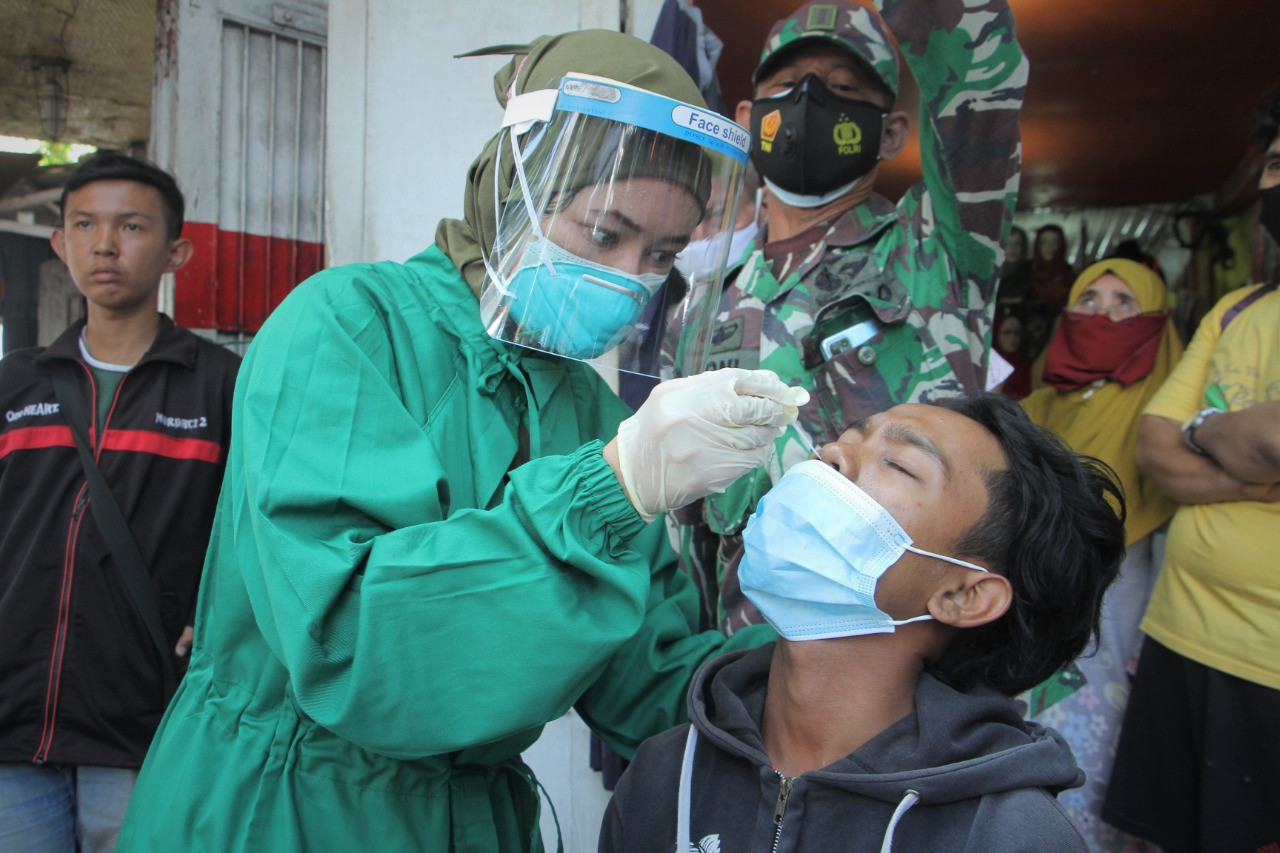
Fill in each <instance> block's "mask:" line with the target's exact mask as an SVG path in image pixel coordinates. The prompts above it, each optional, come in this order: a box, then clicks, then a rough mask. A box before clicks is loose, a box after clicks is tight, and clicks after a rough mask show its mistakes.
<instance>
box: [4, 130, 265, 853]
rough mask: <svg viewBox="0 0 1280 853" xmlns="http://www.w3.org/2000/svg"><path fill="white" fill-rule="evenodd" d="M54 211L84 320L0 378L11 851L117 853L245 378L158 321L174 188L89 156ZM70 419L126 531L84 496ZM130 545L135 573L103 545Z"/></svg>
mask: <svg viewBox="0 0 1280 853" xmlns="http://www.w3.org/2000/svg"><path fill="white" fill-rule="evenodd" d="M61 205H62V216H63V221H62V227H61V228H59V229H58V230H57V231H55V232H54V235H53V248H54V251H56V252H57V254H58V256H59V257H60V258H62V259H63V261H65V262H66V264H67V266H68V267H69V269H70V271H71V277H72V279H73V280H74V281H75V284H76V287H77V288H78V289H79V290H80V292H81V293H82V294H83V295H84V297H85V299H86V301H87V307H88V317H87V319H86V320H85V321H81V322H77V323H75V324H73V325H72V326H71V327H70V328H68V329H67V330H66V331H65V332H64V333H63V334H62V335H61V337H59V338H58V339H57V341H55V342H54V343H53V344H52V345H51V346H49V347H47V348H44V347H35V348H32V349H25V350H19V351H16V352H13V353H11V354H10V355H9V356H8V357H6V358H5V359H4V360H3V361H0V412H3V415H4V416H3V418H2V419H0V506H2V507H3V511H0V849H4V850H30V849H42V850H43V849H50V850H53V849H61V850H71V849H80V850H86V851H87V850H111V849H113V848H114V846H115V840H116V835H117V833H118V831H119V826H120V822H121V820H122V819H123V817H124V810H125V806H126V805H127V804H128V800H129V795H130V793H131V792H132V790H133V782H134V779H135V778H136V776H137V770H138V768H139V767H140V766H141V764H142V759H143V756H145V755H146V751H147V747H148V746H149V744H150V742H151V737H152V735H153V734H154V733H155V729H156V726H157V725H158V724H159V722H160V717H161V715H162V714H163V713H164V709H165V706H166V704H167V701H168V695H167V693H168V690H169V689H171V688H172V686H173V684H174V683H175V681H176V678H177V676H178V673H179V672H180V671H181V668H182V660H183V658H184V657H185V655H186V654H187V651H188V650H189V649H190V647H191V641H192V637H191V627H190V626H191V623H192V614H193V612H194V609H195V599H196V590H197V587H198V586H199V580H200V569H201V566H202V565H203V563H204V553H205V547H206V545H207V543H208V538H209V530H210V526H211V524H212V521H213V511H214V505H215V502H216V499H217V493H218V489H219V487H220V485H221V482H222V471H223V466H224V463H225V459H226V447H227V442H228V438H229V435H230V423H231V396H232V391H233V389H234V385H235V376H236V370H237V369H238V367H239V363H240V359H239V357H238V356H236V355H235V354H234V353H232V352H230V351H229V350H227V349H226V348H224V347H220V346H217V345H216V344H214V343H212V342H209V341H206V340H204V339H203V338H200V337H197V336H196V335H193V334H191V333H190V332H187V331H184V330H182V329H179V328H177V327H175V326H174V324H173V321H172V320H170V319H169V318H168V317H166V316H164V315H163V314H161V313H160V312H159V311H157V304H156V303H157V294H158V291H159V289H160V283H161V278H162V276H163V275H164V274H165V273H171V272H175V271H176V270H177V269H178V268H180V267H181V266H182V265H183V264H184V263H186V261H187V259H188V258H189V257H190V256H191V244H190V242H188V241H187V240H184V239H182V237H181V232H182V222H183V198H182V194H181V192H180V191H179V190H178V186H177V184H176V183H175V182H174V180H173V178H172V177H171V176H170V175H168V174H167V173H166V172H164V171H163V170H161V169H159V168H157V167H156V166H154V165H153V164H151V163H148V162H145V161H142V160H138V159H136V158H133V157H128V156H126V155H123V154H119V153H115V152H99V153H98V154H95V155H93V156H92V157H90V158H89V159H87V160H86V161H84V162H82V163H81V164H80V166H78V167H77V168H76V170H75V171H74V172H73V173H72V175H71V177H70V179H69V180H68V181H67V184H66V186H65V187H64V189H63V193H62V199H61ZM59 377H60V378H59ZM55 380H56V381H57V382H59V383H60V384H62V388H63V390H62V392H59V391H57V390H55ZM66 396H70V397H71V399H72V400H76V399H78V400H79V405H78V406H77V407H72V404H71V403H69V402H68V401H67V400H66V399H65V397H66ZM75 408H78V409H79V416H80V418H81V419H82V420H81V421H80V423H79V424H78V426H79V431H80V432H81V433H82V434H83V436H84V438H85V441H86V445H87V447H88V449H89V452H90V453H91V454H92V457H93V459H94V465H95V467H96V468H97V469H98V470H99V471H100V472H101V475H102V478H103V481H105V483H106V486H107V489H108V490H109V492H110V495H111V497H112V498H113V500H114V502H115V503H116V505H118V507H119V514H120V515H121V516H123V520H124V523H123V524H121V525H118V526H117V525H113V524H111V522H109V521H104V518H106V513H107V512H108V510H106V509H105V506H106V505H107V504H109V503H110V501H107V500H103V499H102V498H104V497H105V495H106V492H95V490H94V487H93V486H90V485H89V482H88V476H89V474H90V473H91V472H89V471H88V469H86V467H85V465H84V463H83V462H82V458H81V454H80V451H79V449H78V447H77V440H76V438H75V432H76V430H74V429H73V427H72V420H71V418H72V417H73V413H74V409H75ZM69 409H70V410H69ZM100 482H101V481H100ZM111 530H114V531H115V533H111V532H109V531H111ZM121 533H124V534H125V536H126V539H125V541H126V543H127V540H128V539H132V541H133V543H134V545H135V546H136V552H137V556H140V560H139V559H137V557H136V556H134V557H131V556H130V555H128V554H126V555H125V556H124V557H122V556H121V553H119V551H122V550H123V551H126V552H127V551H128V550H129V548H128V545H127V544H126V545H125V546H121V545H120V544H119V541H116V542H113V544H111V545H109V544H108V542H109V541H111V540H110V537H111V536H113V535H114V536H119V534H121ZM130 565H132V568H130ZM130 572H134V573H135V574H132V575H131V574H130ZM131 577H132V578H133V579H134V580H136V581H137V584H136V585H135V586H131V582H130V578H131ZM162 648H163V652H162V651H161V649H162Z"/></svg>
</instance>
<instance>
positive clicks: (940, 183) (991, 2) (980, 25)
mask: <svg viewBox="0 0 1280 853" xmlns="http://www.w3.org/2000/svg"><path fill="white" fill-rule="evenodd" d="M876 5H877V8H878V9H879V10H880V13H881V15H882V19H881V18H877V16H876V14H875V13H874V12H872V11H871V10H869V9H867V8H865V7H863V6H860V5H857V4H854V3H850V2H838V3H822V2H812V3H809V4H806V5H805V6H802V7H801V8H800V9H798V10H797V11H796V12H795V13H793V14H792V15H791V16H790V17H788V18H786V19H784V20H782V21H779V22H778V23H777V24H775V26H774V28H773V31H772V32H771V33H770V35H769V38H768V40H767V41H766V42H765V47H764V52H763V54H762V55H761V59H760V65H759V67H758V68H757V70H756V73H755V76H754V80H753V82H754V84H755V98H756V100H755V101H743V102H742V103H740V104H739V105H738V121H739V123H740V124H743V125H744V126H747V127H749V128H750V129H751V131H752V134H753V135H754V137H755V140H754V142H753V159H754V161H755V162H756V165H757V167H758V168H759V169H760V171H761V173H762V175H763V176H764V177H765V184H766V188H767V189H766V191H767V193H768V195H767V199H768V209H769V224H768V228H767V231H766V232H765V233H764V234H763V235H762V236H761V237H760V238H758V242H757V243H756V244H754V245H753V246H752V247H750V248H749V249H748V250H747V251H746V253H745V254H744V256H743V257H742V258H741V259H739V262H738V263H739V268H738V270H737V273H736V277H733V280H732V283H730V284H729V285H728V286H727V287H726V290H725V292H724V294H723V296H722V299H721V304H720V307H719V310H718V314H717V317H716V326H715V328H714V330H713V333H712V335H713V338H712V340H713V343H712V352H711V355H710V360H709V363H708V364H707V365H706V367H707V368H708V369H711V368H717V367H726V366H735V367H746V368H755V367H765V368H770V369H772V370H773V371H775V372H776V373H777V374H778V376H780V377H781V378H782V380H783V381H784V382H786V383H788V384H791V385H802V386H803V387H805V388H806V389H808V390H809V391H810V392H811V395H812V399H811V400H810V402H809V404H808V405H806V406H805V407H804V408H803V409H802V410H801V412H800V417H799V420H798V422H797V424H796V425H795V426H793V427H791V428H790V429H788V431H787V432H786V433H784V434H783V435H782V437H781V438H779V439H778V447H777V454H776V457H775V458H774V460H773V461H772V462H771V463H770V464H769V465H767V466H765V467H764V468H760V469H756V471H755V472H753V473H752V474H750V475H748V476H746V477H744V478H743V479H742V480H739V481H738V482H737V483H736V484H734V485H733V486H731V487H730V488H729V489H728V490H727V491H726V492H724V493H723V494H718V495H712V496H711V497H709V498H706V499H704V500H702V501H699V502H697V503H695V504H693V505H691V506H689V507H686V508H684V509H683V510H680V511H678V512H676V513H674V514H673V517H672V519H671V521H672V524H673V536H674V537H675V539H676V544H677V548H678V551H679V553H680V557H681V561H682V564H683V566H684V568H685V570H686V571H688V572H689V573H690V574H691V575H692V576H693V578H694V579H695V581H696V582H697V583H698V585H699V587H700V589H701V591H702V595H703V605H704V613H703V618H704V620H705V621H706V623H707V625H708V626H715V627H718V628H720V629H721V630H723V631H725V632H726V633H732V632H733V631H734V630H735V629H737V628H740V627H742V626H743V625H747V624H753V623H756V622H759V621H761V619H760V616H759V614H758V613H757V612H756V610H755V608H754V606H752V604H751V603H750V602H749V601H747V599H746V598H745V597H744V596H743V595H742V593H741V590H740V589H739V586H738V580H737V563H738V560H739V559H740V558H741V554H742V542H741V538H740V535H739V534H740V532H741V530H742V528H743V527H744V526H745V524H746V521H747V518H748V517H749V516H750V514H751V512H752V511H753V510H754V508H755V505H756V502H757V501H758V500H759V499H760V497H761V496H762V495H763V494H764V493H765V492H766V491H767V490H768V489H769V487H770V486H771V485H772V484H773V483H774V482H776V481H777V479H778V478H779V477H781V476H782V474H783V472H784V471H786V470H787V469H788V468H789V467H790V466H792V465H794V464H795V463H797V462H799V461H801V460H803V459H805V458H807V457H808V456H809V452H810V451H809V449H808V447H807V446H806V443H805V441H804V436H801V435H798V434H797V430H803V431H804V432H805V433H806V434H807V436H808V437H810V438H811V439H812V441H813V442H814V443H816V444H818V445H821V444H823V443H825V442H827V441H832V440H834V439H835V438H836V436H838V435H839V434H840V433H841V432H842V431H843V430H844V429H845V428H846V427H847V426H848V425H849V424H850V423H852V422H854V421H856V420H858V419H860V418H864V417H867V416H869V415H871V414H874V413H876V412H881V411H884V410H886V409H888V408H890V407H892V406H894V405H897V404H898V403H919V402H928V401H931V400H935V399H937V398H940V397H947V396H953V395H956V394H959V393H961V392H963V391H966V390H974V389H978V390H980V389H982V388H983V385H984V378H985V375H986V367H987V353H988V351H989V347H990V337H991V324H992V309H993V306H994V303H995V291H996V287H997V285H998V283H999V279H1000V267H1001V263H1002V261H1003V255H1004V250H1003V243H1004V239H1005V237H1006V236H1007V234H1008V232H1009V228H1010V224H1011V221H1012V216H1013V208H1014V203H1015V201H1016V197H1017V190H1018V178H1019V165H1020V145H1019V135H1018V110H1019V109H1020V107H1021V104H1022V97H1023V93H1024V91H1025V87H1026V80H1027V61H1026V59H1025V57H1024V56H1023V54H1022V50H1021V48H1020V47H1019V46H1018V43H1017V41H1016V40H1015V38H1014V31H1013V17H1012V14H1011V13H1010V10H1009V7H1008V4H1007V2H1006V0H987V2H980V1H979V2H974V0H877V3H876ZM886 26H887V28H888V31H890V32H892V33H893V36H894V37H896V39H897V43H898V44H899V45H900V46H901V50H902V53H903V55H904V56H905V58H906V60H907V64H908V66H909V67H910V69H911V72H912V73H913V74H914V76H915V79H916V81H917V82H918V84H919V87H920V92H921V97H920V101H921V115H920V126H921V128H922V130H921V133H920V149H921V159H922V164H923V172H924V179H923V181H922V182H920V183H918V184H916V185H915V186H913V187H911V188H910V189H909V190H908V191H907V193H906V194H905V195H904V196H903V198H902V200H901V201H900V202H898V204H897V205H896V206H895V205H894V204H893V203H892V202H890V201H889V200H887V199H886V198H884V197H882V196H880V195H877V194H875V193H874V191H873V189H872V185H873V184H874V180H875V176H876V172H877V165H876V163H877V160H889V159H892V158H893V157H894V156H896V155H897V154H898V153H899V152H900V151H901V149H902V147H903V145H904V144H905V142H906V138H907V134H908V129H907V117H906V114H905V113H903V112H900V111H898V112H894V111H893V102H894V99H895V98H896V96H897V89H898V72H899V69H898V58H897V52H896V51H895V50H894V48H893V46H892V41H891V37H890V36H889V34H888V32H886ZM824 63H825V64H824ZM832 68H838V69H843V70H834V71H833V70H831V69H832ZM810 72H813V73H812V74H810ZM814 75H817V76H814ZM823 75H825V79H823ZM815 81H816V85H815ZM806 90H811V91H815V92H816V95H810V96H809V97H810V100H811V101H812V100H815V99H816V100H817V101H818V102H819V103H820V104H821V103H822V102H823V101H825V102H827V103H831V104H834V105H835V107H836V108H838V109H840V110H841V112H838V113H832V114H831V116H832V118H831V119H830V121H831V122H834V124H832V125H831V126H830V128H829V129H825V130H824V131H823V132H814V127H815V123H814V122H813V121H809V120H808V119H806V118H805V117H804V116H800V118H799V120H798V121H796V122H793V123H791V124H790V126H788V124H787V122H786V121H785V117H786V115H787V114H786V113H781V114H780V113H779V111H778V110H776V109H774V105H775V104H781V103H783V102H785V101H787V100H789V99H790V100H794V101H799V100H801V98H797V97H795V93H796V92H801V91H806ZM831 95H835V96H836V97H834V98H833V97H830V96H831ZM856 101H863V102H870V103H866V104H864V105H863V106H858V105H857V104H856V103H854V102H856ZM806 106H807V108H809V109H812V108H813V107H812V104H808V105H806ZM753 110H754V112H753ZM867 110H871V115H870V116H869V120H867V121H862V119H861V118H859V117H864V118H865V117H868V113H867ZM846 112H847V114H846ZM876 113H879V116H878V117H877V116H876V115H875V114H876ZM780 115H782V116H783V118H784V121H783V122H782V123H781V124H780V123H779V116H780ZM791 115H793V116H794V115H795V114H794V113H792V114H791ZM851 117H852V118H851ZM819 126H820V123H819ZM863 127H865V128H867V130H866V131H865V132H864V131H863ZM806 128H808V129H809V131H810V132H808V133H806ZM876 134H878V136H879V139H880V146H879V152H878V158H877V157H876V156H874V155H875V153H876V152H875V150H874V145H872V146H860V145H858V144H850V143H860V142H863V141H866V140H864V139H863V137H864V136H867V137H872V136H873V135H876ZM872 141H873V142H874V138H873V139H872ZM823 146H825V148H826V149H828V150H823ZM862 147H869V148H871V149H872V150H871V152H870V156H868V155H867V154H863V155H862V156H863V157H864V159H865V160H867V161H868V162H867V164H866V165H865V167H864V169H865V171H864V172H863V173H862V174H861V175H859V176H857V178H856V180H854V181H853V182H852V183H851V184H848V185H846V186H837V187H835V188H832V187H830V186H829V184H830V183H831V182H832V181H833V180H835V181H837V182H839V181H841V180H844V178H841V177H838V176H837V177H831V176H832V175H833V174H834V173H838V172H839V171H840V170H841V169H846V167H845V166H844V165H842V164H841V162H840V160H841V155H842V154H844V153H847V152H849V151H855V152H856V151H858V150H859V149H860V148H862ZM797 153H798V154H799V155H800V156H801V158H802V160H803V158H808V159H807V160H803V162H802V161H801V160H797V161H796V162H795V163H792V164H791V165H790V166H788V165H786V164H783V165H782V166H781V167H777V161H778V160H779V159H780V156H781V157H782V158H785V157H787V156H795V155H797ZM771 159H772V161H773V162H772V163H770V162H769V161H770V160H771ZM797 164H799V165H797ZM805 166H808V173H807V175H806V174H802V172H803V170H804V167H805ZM788 170H789V171H788ZM855 171H856V170H855ZM771 176H772V177H771ZM847 177H849V174H848V173H847V169H846V174H845V178H847ZM774 178H776V180H775V179H774ZM783 183H786V184H789V185H790V186H789V187H784V186H783ZM797 189H798V191H797ZM730 260H733V259H730ZM732 276H733V274H732V273H731V277H732ZM674 334H675V335H676V336H677V337H678V335H679V332H678V330H677V331H676V332H675V333H674ZM824 341H827V342H828V344H827V347H825V351H824V346H823V342H824Z"/></svg>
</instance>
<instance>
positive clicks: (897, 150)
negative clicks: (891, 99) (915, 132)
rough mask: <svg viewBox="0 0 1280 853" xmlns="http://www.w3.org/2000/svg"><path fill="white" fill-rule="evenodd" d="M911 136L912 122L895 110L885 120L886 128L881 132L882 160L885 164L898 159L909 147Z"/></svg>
mask: <svg viewBox="0 0 1280 853" xmlns="http://www.w3.org/2000/svg"><path fill="white" fill-rule="evenodd" d="M910 135H911V120H910V119H909V118H907V114H906V113H905V112H903V111H902V110H894V111H893V112H891V113H889V114H888V115H887V116H885V118H884V127H883V128H881V130H880V159H881V160H882V161H884V162H885V163H888V162H889V161H890V160H893V159H896V158H897V156H898V155H899V154H901V153H902V149H903V148H905V147H906V146H907V138H908V137H910Z"/></svg>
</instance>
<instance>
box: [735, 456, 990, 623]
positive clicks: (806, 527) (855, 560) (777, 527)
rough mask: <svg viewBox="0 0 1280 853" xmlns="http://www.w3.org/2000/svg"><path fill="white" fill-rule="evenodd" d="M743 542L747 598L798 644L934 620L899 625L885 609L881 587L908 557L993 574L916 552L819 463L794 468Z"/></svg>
mask: <svg viewBox="0 0 1280 853" xmlns="http://www.w3.org/2000/svg"><path fill="white" fill-rule="evenodd" d="M742 540H743V545H744V547H745V553H744V554H743V557H742V562H741V563H740V565H739V566H738V581H739V583H740V584H741V585H742V591H743V593H744V594H745V595H746V596H747V598H748V599H750V600H751V603H752V604H754V605H755V606H756V609H757V610H759V611H760V614H761V615H762V616H763V617H764V618H765V619H766V620H767V621H768V622H769V624H770V625H772V626H773V627H774V629H775V630H776V631H777V632H778V633H779V634H781V635H782V636H783V637H785V638H786V639H788V640H792V641H803V640H824V639H830V638H832V637H851V636H855V635H860V634H885V633H892V632H893V631H894V630H895V627H896V626H898V625H905V624H907V623H908V622H920V621H923V620H926V619H932V618H933V617H932V616H930V615H929V614H927V613H926V614H924V615H922V616H915V617H913V618H910V619H894V618H893V617H891V616H890V615H889V614H887V613H885V612H884V611H883V610H881V609H880V608H879V607H878V606H877V605H876V584H877V582H878V581H879V579H880V577H881V576H882V575H883V574H884V573H885V571H887V570H888V568H889V567H890V566H892V565H893V564H894V563H896V562H898V560H900V559H901V558H902V555H903V554H904V553H905V552H907V551H912V552H914V553H916V554H923V555H925V556H927V557H934V558H936V559H939V560H945V561H946V562H948V563H954V564H955V565H957V566H963V567H965V568H967V569H974V570H976V571H979V572H985V571H987V570H986V569H984V568H983V567H982V566H978V565H975V564H973V563H968V562H965V561H964V560H958V559H956V558H954V557H948V556H945V555H942V554H935V553H933V552H932V551H925V550H922V549H920V548H916V547H913V546H912V544H911V541H912V540H911V537H910V536H909V535H907V532H906V531H905V530H903V529H902V526H901V525H899V524H898V522H897V521H895V520H894V518H893V516H892V515H890V514H889V512H888V510H886V509H885V508H884V507H882V506H881V505H880V504H879V503H877V502H876V500H875V499H874V498H872V497H871V496H870V495H868V494H867V493H866V492H864V491H863V490H862V489H860V488H858V487H857V485H855V484H854V483H851V482H850V481H849V480H847V479H846V478H845V477H844V475H842V474H841V473H839V472H838V471H836V470H835V469H834V468H832V467H831V466H829V465H827V464H826V463H825V462H822V461H820V460H817V459H811V460H807V461H805V462H801V463H800V464H798V465H796V466H794V467H793V468H791V470H790V471H788V472H787V473H786V474H785V475H784V476H783V477H782V478H781V479H780V480H779V481H778V482H777V484H775V485H774V487H773V488H772V489H770V491H769V493H768V494H766V495H765V496H764V497H763V498H762V499H761V501H760V504H759V506H758V507H757V508H756V511H755V514H754V515H753V516H752V517H751V520H750V521H749V522H748V523H747V527H746V530H745V531H744V532H743V536H742Z"/></svg>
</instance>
